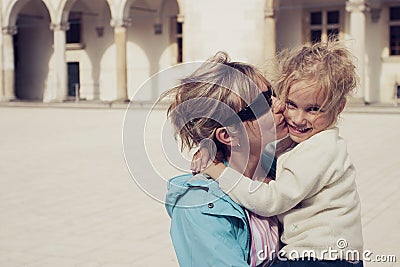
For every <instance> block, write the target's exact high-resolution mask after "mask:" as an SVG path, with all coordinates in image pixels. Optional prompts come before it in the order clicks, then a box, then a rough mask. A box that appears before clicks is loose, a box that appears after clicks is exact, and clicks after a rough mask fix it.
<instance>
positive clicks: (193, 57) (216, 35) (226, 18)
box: [184, 0, 264, 64]
mask: <svg viewBox="0 0 400 267" xmlns="http://www.w3.org/2000/svg"><path fill="white" fill-rule="evenodd" d="M184 3H185V6H186V8H185V14H184V16H185V22H184V60H185V61H189V62H190V61H197V60H204V59H206V58H209V57H210V56H211V55H213V54H215V53H216V52H217V51H219V50H223V51H226V52H228V53H229V54H230V55H231V56H232V58H234V59H236V60H244V61H247V62H250V63H253V64H260V63H262V62H263V49H264V47H263V44H264V26H263V23H264V9H263V7H264V1H262V0H252V1H243V0H219V1H214V0H202V1H191V0H186V1H185V2H184Z"/></svg>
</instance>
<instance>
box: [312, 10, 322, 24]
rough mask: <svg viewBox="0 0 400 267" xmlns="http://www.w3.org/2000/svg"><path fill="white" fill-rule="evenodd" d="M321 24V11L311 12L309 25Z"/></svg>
mask: <svg viewBox="0 0 400 267" xmlns="http://www.w3.org/2000/svg"><path fill="white" fill-rule="evenodd" d="M321 24H322V13H321V12H311V25H321Z"/></svg>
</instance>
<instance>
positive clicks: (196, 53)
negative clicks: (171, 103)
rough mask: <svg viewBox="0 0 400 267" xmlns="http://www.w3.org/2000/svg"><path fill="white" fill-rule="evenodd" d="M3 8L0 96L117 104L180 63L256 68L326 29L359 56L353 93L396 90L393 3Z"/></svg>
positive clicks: (381, 95)
mask: <svg viewBox="0 0 400 267" xmlns="http://www.w3.org/2000/svg"><path fill="white" fill-rule="evenodd" d="M0 10H1V12H0V15H1V19H0V24H1V25H0V26H1V28H2V34H1V35H0V69H1V70H2V71H1V72H0V87H1V90H0V98H1V100H2V101H10V100H15V99H17V100H26V101H32V100H34V101H44V102H53V101H54V102H57V101H65V100H68V99H73V98H75V97H76V95H79V97H80V99H85V100H88V101H91V100H101V101H124V100H127V99H129V98H130V97H131V96H132V95H133V94H134V93H135V91H136V90H137V89H138V88H139V87H140V85H141V84H142V83H143V82H144V81H146V79H148V78H149V77H151V76H152V75H153V74H155V73H157V72H159V71H161V70H163V69H165V68H168V67H170V66H173V65H175V64H178V63H181V62H191V61H198V60H204V59H206V58H208V57H210V56H211V55H213V54H215V52H217V51H219V50H224V51H227V52H228V53H229V54H230V55H231V56H232V58H234V59H235V60H243V61H247V62H250V63H253V64H256V65H259V66H263V65H265V62H268V60H269V59H271V58H272V57H273V56H274V54H275V53H276V52H277V51H280V50H282V49H284V48H286V47H292V46H295V45H298V44H301V43H305V42H312V41H315V40H325V39H326V38H327V37H328V36H329V35H335V36H336V37H337V38H339V39H342V40H346V42H347V43H348V45H349V46H350V48H351V49H352V51H353V53H354V55H355V56H356V57H357V58H358V61H357V64H358V71H359V73H360V76H361V86H360V88H359V90H358V92H357V94H356V95H355V98H356V99H359V100H361V101H363V102H365V103H391V102H393V101H397V97H398V96H400V95H399V94H400V89H399V88H400V1H399V0H393V1H389V0H368V1H367V0H325V1H318V0H196V1H194V0H1V1H0ZM160 90H162V89H160V88H154V89H153V90H150V91H149V92H145V94H143V95H142V96H141V99H139V100H141V101H151V100H154V99H156V98H157V97H158V96H159V95H160V93H161V91H160Z"/></svg>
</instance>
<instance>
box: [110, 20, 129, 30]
mask: <svg viewBox="0 0 400 267" xmlns="http://www.w3.org/2000/svg"><path fill="white" fill-rule="evenodd" d="M131 24H132V20H131V19H130V18H128V19H111V21H110V25H111V27H113V28H116V27H129V26H131Z"/></svg>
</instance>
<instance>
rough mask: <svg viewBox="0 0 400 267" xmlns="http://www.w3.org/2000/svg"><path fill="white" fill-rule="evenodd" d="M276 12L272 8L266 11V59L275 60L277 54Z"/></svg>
mask: <svg viewBox="0 0 400 267" xmlns="http://www.w3.org/2000/svg"><path fill="white" fill-rule="evenodd" d="M275 23H276V22H275V12H274V8H273V7H271V6H266V7H265V9H264V58H265V59H266V60H270V59H273V58H274V57H275V53H276V25H275Z"/></svg>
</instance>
